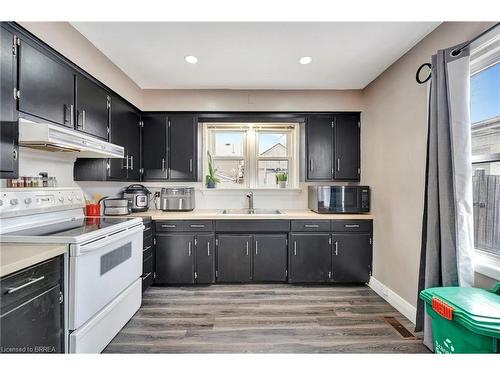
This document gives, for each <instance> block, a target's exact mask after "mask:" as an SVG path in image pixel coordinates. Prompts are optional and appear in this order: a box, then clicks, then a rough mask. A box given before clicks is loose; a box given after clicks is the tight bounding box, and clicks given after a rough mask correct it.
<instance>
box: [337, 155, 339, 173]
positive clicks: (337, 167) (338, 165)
mask: <svg viewBox="0 0 500 375" xmlns="http://www.w3.org/2000/svg"><path fill="white" fill-rule="evenodd" d="M337 172H340V158H337Z"/></svg>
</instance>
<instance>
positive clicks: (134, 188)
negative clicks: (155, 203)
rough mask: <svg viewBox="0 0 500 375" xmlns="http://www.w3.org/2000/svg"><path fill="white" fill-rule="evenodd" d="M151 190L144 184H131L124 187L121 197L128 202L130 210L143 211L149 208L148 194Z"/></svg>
mask: <svg viewBox="0 0 500 375" xmlns="http://www.w3.org/2000/svg"><path fill="white" fill-rule="evenodd" d="M150 194H151V191H149V189H148V188H147V187H145V186H144V185H140V184H133V185H130V186H128V187H126V188H125V190H124V191H123V198H125V199H127V200H128V202H129V207H130V209H131V210H132V212H144V211H147V210H148V208H149V196H150Z"/></svg>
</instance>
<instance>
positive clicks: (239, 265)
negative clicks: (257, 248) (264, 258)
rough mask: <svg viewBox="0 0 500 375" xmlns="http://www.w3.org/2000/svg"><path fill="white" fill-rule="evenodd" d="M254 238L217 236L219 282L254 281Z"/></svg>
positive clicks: (234, 235)
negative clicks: (252, 253)
mask: <svg viewBox="0 0 500 375" xmlns="http://www.w3.org/2000/svg"><path fill="white" fill-rule="evenodd" d="M251 252H252V236H250V235H237V234H221V235H217V281H218V282H247V281H251V280H252V255H251Z"/></svg>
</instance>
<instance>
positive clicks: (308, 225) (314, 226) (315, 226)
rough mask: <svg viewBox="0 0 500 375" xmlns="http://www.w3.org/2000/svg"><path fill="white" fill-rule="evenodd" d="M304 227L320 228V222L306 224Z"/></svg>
mask: <svg viewBox="0 0 500 375" xmlns="http://www.w3.org/2000/svg"><path fill="white" fill-rule="evenodd" d="M304 227H305V228H319V225H318V224H305V225H304Z"/></svg>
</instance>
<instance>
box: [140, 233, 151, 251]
mask: <svg viewBox="0 0 500 375" xmlns="http://www.w3.org/2000/svg"><path fill="white" fill-rule="evenodd" d="M152 245H153V236H148V237H144V239H143V240H142V248H143V249H144V250H145V249H146V248H147V247H151V246H152Z"/></svg>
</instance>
